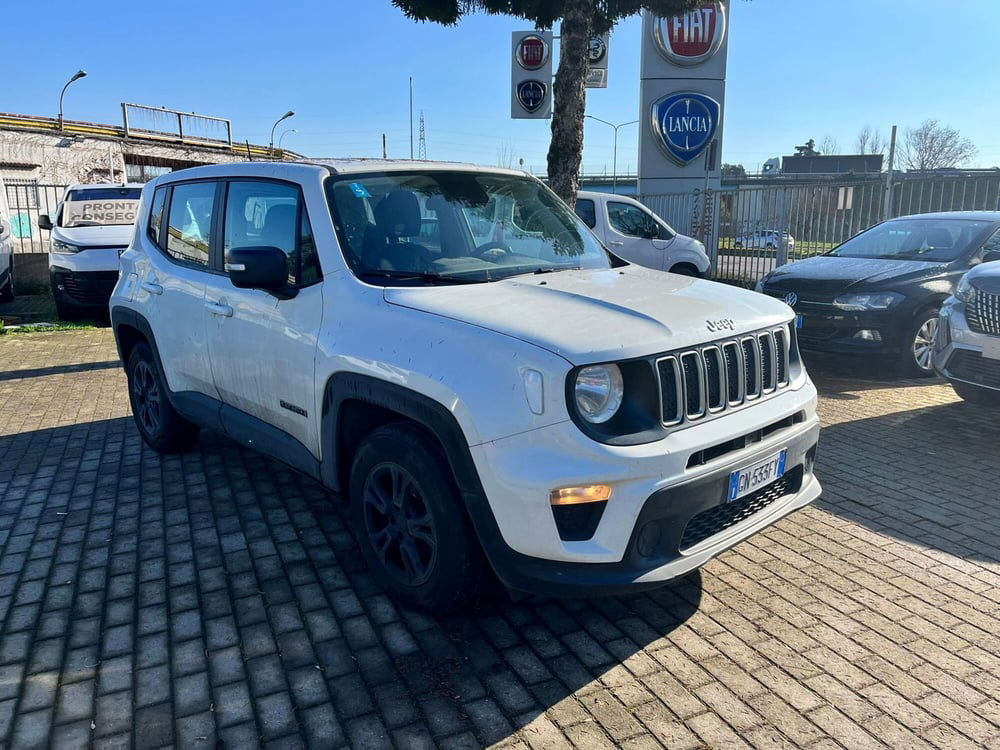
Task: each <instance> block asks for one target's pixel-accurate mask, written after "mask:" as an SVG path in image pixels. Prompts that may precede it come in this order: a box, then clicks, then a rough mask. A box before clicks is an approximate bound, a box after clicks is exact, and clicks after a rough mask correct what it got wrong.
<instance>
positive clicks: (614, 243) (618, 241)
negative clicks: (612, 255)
mask: <svg viewBox="0 0 1000 750" xmlns="http://www.w3.org/2000/svg"><path fill="white" fill-rule="evenodd" d="M608 244H609V245H614V246H615V247H621V246H622V245H624V244H625V243H624V242H622V241H621V240H611V242H609V243H608Z"/></svg>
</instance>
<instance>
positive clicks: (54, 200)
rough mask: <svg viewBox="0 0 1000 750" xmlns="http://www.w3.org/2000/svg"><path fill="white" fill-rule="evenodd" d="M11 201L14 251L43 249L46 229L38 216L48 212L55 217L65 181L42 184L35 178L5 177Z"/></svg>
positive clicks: (46, 234) (46, 244) (41, 251)
mask: <svg viewBox="0 0 1000 750" xmlns="http://www.w3.org/2000/svg"><path fill="white" fill-rule="evenodd" d="M5 183H6V186H7V203H8V204H9V205H10V223H11V234H12V235H13V239H14V252H15V253H45V252H48V250H49V233H48V232H47V231H45V230H44V229H39V228H38V217H39V216H40V215H42V214H48V215H49V216H50V217H52V220H53V222H54V221H55V215H56V207H57V206H58V205H59V201H60V200H61V199H62V196H63V192H64V191H65V190H66V186H65V185H42V184H39V183H37V182H35V181H34V180H11V179H8V180H5Z"/></svg>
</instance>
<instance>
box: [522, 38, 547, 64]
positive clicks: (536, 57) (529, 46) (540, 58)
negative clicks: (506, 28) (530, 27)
mask: <svg viewBox="0 0 1000 750" xmlns="http://www.w3.org/2000/svg"><path fill="white" fill-rule="evenodd" d="M548 59H549V45H548V44H546V43H545V40H544V39H542V38H541V37H540V36H535V35H534V34H531V35H529V36H526V37H524V38H523V39H522V40H521V41H520V42H518V44H517V64H518V65H520V66H521V67H522V68H524V69H525V70H538V69H539V68H540V67H542V66H543V65H545V63H546V61H547V60H548Z"/></svg>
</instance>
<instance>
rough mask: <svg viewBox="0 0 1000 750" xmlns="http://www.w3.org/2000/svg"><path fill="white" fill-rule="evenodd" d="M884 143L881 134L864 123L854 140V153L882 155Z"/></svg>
mask: <svg viewBox="0 0 1000 750" xmlns="http://www.w3.org/2000/svg"><path fill="white" fill-rule="evenodd" d="M885 147H886V142H885V139H884V138H883V137H882V134H881V133H880V132H878V131H877V130H875V128H873V127H872V126H871V125H869V124H868V123H865V125H864V127H862V128H861V130H859V131H858V137H857V138H856V139H855V140H854V151H855V153H858V154H884V153H885Z"/></svg>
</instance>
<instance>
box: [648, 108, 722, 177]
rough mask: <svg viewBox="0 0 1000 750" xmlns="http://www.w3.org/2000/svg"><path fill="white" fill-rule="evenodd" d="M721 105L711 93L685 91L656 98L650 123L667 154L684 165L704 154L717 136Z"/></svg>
mask: <svg viewBox="0 0 1000 750" xmlns="http://www.w3.org/2000/svg"><path fill="white" fill-rule="evenodd" d="M719 109H720V107H719V103H718V102H717V101H715V99H713V98H712V97H710V96H706V95H705V94H699V93H697V92H694V91H682V92H680V93H677V94H671V95H669V96H664V97H662V98H660V99H657V100H656V101H655V102H653V109H652V112H651V113H650V114H651V116H652V120H651V122H650V126H651V127H652V129H653V134H654V135H656V140H657V142H658V143H659V144H660V146H661V147H662V148H663V150H664V151H666V152H667V155H668V156H669V157H670V158H671V159H673V160H674V161H675V162H677V163H678V164H680V165H681V166H685V165H687V164H689V163H690V162H692V161H694V160H695V159H697V158H698V157H699V156H700V155H701V154H703V153H704V152H705V149H706V148H708V145H709V144H710V143H711V142H712V138H714V137H715V131H716V129H717V128H718V125H719Z"/></svg>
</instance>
